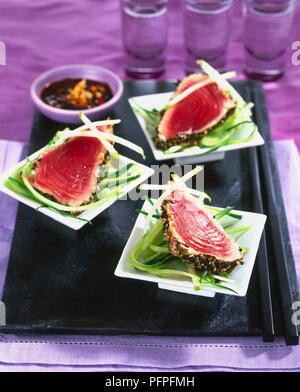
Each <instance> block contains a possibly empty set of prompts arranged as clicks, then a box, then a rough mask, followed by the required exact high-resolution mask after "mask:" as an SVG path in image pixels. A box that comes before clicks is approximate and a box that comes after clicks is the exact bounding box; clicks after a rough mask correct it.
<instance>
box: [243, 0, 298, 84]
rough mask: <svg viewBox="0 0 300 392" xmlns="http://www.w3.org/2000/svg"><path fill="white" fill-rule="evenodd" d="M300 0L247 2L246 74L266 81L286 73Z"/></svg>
mask: <svg viewBox="0 0 300 392" xmlns="http://www.w3.org/2000/svg"><path fill="white" fill-rule="evenodd" d="M295 3H296V0H244V7H243V14H244V48H245V64H244V71H245V73H246V74H247V75H248V76H250V77H253V78H258V79H262V80H265V81H268V80H275V79H277V78H279V77H280V76H281V75H282V74H283V73H284V67H285V61H286V52H287V48H288V44H289V35H290V31H291V26H292V20H293V11H294V6H295Z"/></svg>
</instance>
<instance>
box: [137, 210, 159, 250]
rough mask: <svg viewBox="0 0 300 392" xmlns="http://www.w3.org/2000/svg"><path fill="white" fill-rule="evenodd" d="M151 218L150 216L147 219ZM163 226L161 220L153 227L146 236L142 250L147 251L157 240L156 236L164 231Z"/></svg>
mask: <svg viewBox="0 0 300 392" xmlns="http://www.w3.org/2000/svg"><path fill="white" fill-rule="evenodd" d="M148 218H149V215H148V217H147V219H148ZM162 229H163V225H162V221H161V219H158V220H157V222H156V223H155V224H154V225H153V227H152V228H151V230H150V231H149V232H148V233H147V234H146V235H145V237H144V241H143V244H142V247H141V249H142V250H145V249H147V248H148V246H150V245H151V243H152V241H153V240H154V239H155V238H156V236H157V235H158V234H159V233H160V232H161V231H162Z"/></svg>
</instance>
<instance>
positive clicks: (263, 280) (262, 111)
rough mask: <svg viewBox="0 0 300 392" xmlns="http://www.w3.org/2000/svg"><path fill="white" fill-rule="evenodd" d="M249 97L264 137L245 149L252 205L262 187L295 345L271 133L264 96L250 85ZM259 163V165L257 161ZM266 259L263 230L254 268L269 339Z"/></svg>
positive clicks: (288, 333)
mask: <svg viewBox="0 0 300 392" xmlns="http://www.w3.org/2000/svg"><path fill="white" fill-rule="evenodd" d="M257 83H259V82H257ZM258 86H259V85H258ZM248 94H249V91H248ZM252 99H253V100H254V102H257V103H259V110H255V119H254V121H255V122H256V124H257V126H258V129H259V130H260V132H261V133H262V135H263V138H264V140H265V145H263V146H261V147H258V148H251V149H250V151H249V154H250V165H251V169H252V170H251V172H252V173H251V174H252V176H251V181H252V186H253V189H254V193H255V195H254V208H255V209H256V211H257V212H260V213H263V212H264V205H263V200H262V191H264V193H265V204H266V206H265V207H266V208H267V211H268V214H267V225H268V226H269V228H270V234H271V239H272V243H273V248H274V254H273V255H272V257H273V259H272V261H273V260H274V262H275V267H276V268H275V270H276V275H277V283H278V287H279V294H280V304H281V310H282V315H283V325H284V336H285V340H286V344H287V345H297V344H298V343H299V336H298V328H297V326H296V325H294V324H293V322H292V313H293V310H292V304H293V301H294V298H293V293H292V289H291V283H290V279H289V269H288V258H287V249H286V247H287V246H286V245H285V244H284V240H283V233H282V226H281V222H280V217H279V214H278V206H280V205H283V200H282V195H281V192H280V190H279V191H278V190H277V192H276V190H275V189H274V182H273V179H274V178H276V179H277V183H278V184H279V178H278V172H277V167H276V162H275V161H274V160H273V161H272V162H271V160H270V150H269V149H270V148H271V149H272V145H273V141H272V139H271V134H270V133H269V132H268V131H267V130H268V129H269V122H268V117H267V109H266V103H265V98H264V94H263V92H262V89H261V88H259V89H257V90H256V89H255V87H254V90H253V97H252ZM259 163H260V164H261V165H259ZM260 168H261V176H262V178H263V182H264V184H265V189H264V190H262V189H261V184H260V181H259V178H260V175H259V170H260ZM283 214H284V211H283ZM290 253H291V252H290ZM291 254H292V253H291ZM269 257H270V255H269ZM268 260H269V258H268V249H267V244H266V235H265V233H263V236H262V240H261V244H260V247H259V250H258V269H259V276H260V282H259V286H260V294H261V306H262V320H263V339H264V341H272V340H273V338H274V335H275V332H274V318H273V310H272V295H271V286H270V274H269V265H268ZM273 295H274V293H273Z"/></svg>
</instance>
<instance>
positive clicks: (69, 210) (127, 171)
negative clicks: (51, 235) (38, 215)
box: [4, 117, 144, 221]
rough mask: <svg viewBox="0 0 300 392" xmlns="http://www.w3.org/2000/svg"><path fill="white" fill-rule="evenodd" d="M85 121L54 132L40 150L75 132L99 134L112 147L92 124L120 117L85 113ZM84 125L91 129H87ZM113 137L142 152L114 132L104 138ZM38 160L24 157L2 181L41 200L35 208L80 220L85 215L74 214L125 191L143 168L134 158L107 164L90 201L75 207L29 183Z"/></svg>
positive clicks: (34, 199) (53, 146) (50, 147)
mask: <svg viewBox="0 0 300 392" xmlns="http://www.w3.org/2000/svg"><path fill="white" fill-rule="evenodd" d="M85 121H86V125H84V126H83V127H79V128H77V130H75V131H70V130H69V129H68V128H65V129H64V130H63V131H60V132H57V133H56V135H55V136H54V138H53V139H52V140H51V141H50V142H49V143H48V145H47V147H46V148H45V149H44V150H43V151H42V152H46V151H48V150H49V149H52V148H55V147H58V146H59V145H61V144H62V143H64V142H65V141H66V140H68V139H70V138H72V137H76V136H94V137H97V138H99V139H100V140H101V142H102V143H103V144H105V143H107V144H108V145H110V146H111V147H113V146H112V144H111V143H110V142H109V141H107V140H106V136H107V135H108V134H105V133H104V132H100V131H99V130H98V129H97V128H95V129H94V127H96V126H103V125H112V124H116V123H118V122H120V120H105V121H97V122H95V123H91V122H89V120H86V117H85ZM91 124H92V126H91ZM87 129H90V130H89V131H87ZM103 135H104V136H103ZM112 138H114V140H113V141H115V142H117V143H121V144H123V145H125V146H127V147H129V148H131V149H133V150H135V151H137V152H138V153H140V154H142V155H144V153H143V150H142V149H141V148H140V147H138V146H136V145H135V144H134V143H131V142H129V141H127V140H124V139H122V138H120V137H117V136H115V135H109V138H107V139H110V140H111V139H112ZM114 151H115V149H113V152H114ZM115 156H116V155H115ZM37 160H38V157H37V158H35V159H32V160H30V159H29V158H27V159H26V163H25V164H24V165H22V166H21V167H19V168H18V169H17V170H16V171H15V172H14V173H13V174H12V175H11V176H10V177H9V178H8V179H7V180H6V181H5V182H4V185H5V186H6V187H7V188H8V189H10V190H11V191H13V192H15V193H16V194H18V195H20V196H23V197H26V198H28V199H31V200H33V201H36V202H38V203H40V204H41V206H40V207H38V208H48V209H50V210H52V211H55V212H57V213H60V214H61V215H63V216H66V217H70V218H72V219H78V220H83V221H86V220H85V219H84V218H81V217H79V216H77V215H78V214H80V213H82V212H83V211H86V210H88V209H90V208H95V207H98V206H100V205H102V204H104V203H106V202H109V201H112V200H116V199H118V198H120V197H121V196H123V195H124V194H125V193H124V192H123V188H124V187H126V186H127V185H128V184H130V183H131V182H133V181H135V180H137V179H138V178H139V177H140V176H141V175H142V174H143V173H144V169H143V168H141V166H140V165H138V164H135V163H133V162H131V163H129V164H128V165H125V166H124V167H121V168H119V169H115V168H114V167H113V166H110V165H107V168H106V170H105V172H104V175H103V177H102V178H101V179H100V180H99V184H98V186H97V190H96V192H95V193H94V194H93V195H92V197H91V202H90V203H88V204H83V205H80V206H76V207H75V206H67V205H63V204H61V203H59V202H57V201H55V200H53V199H51V198H49V197H47V195H45V194H42V193H41V192H39V191H38V190H37V189H36V188H35V187H34V186H33V185H32V184H31V182H30V181H29V176H31V177H33V178H34V176H35V165H36V162H37ZM104 167H105V166H104Z"/></svg>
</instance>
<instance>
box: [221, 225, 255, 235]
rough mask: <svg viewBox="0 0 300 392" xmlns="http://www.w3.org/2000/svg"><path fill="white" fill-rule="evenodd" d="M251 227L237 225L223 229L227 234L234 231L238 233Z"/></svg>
mask: <svg viewBox="0 0 300 392" xmlns="http://www.w3.org/2000/svg"><path fill="white" fill-rule="evenodd" d="M250 229H251V226H239V227H234V228H232V229H227V230H225V231H226V233H227V234H234V233H240V232H241V231H248V230H250Z"/></svg>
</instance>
